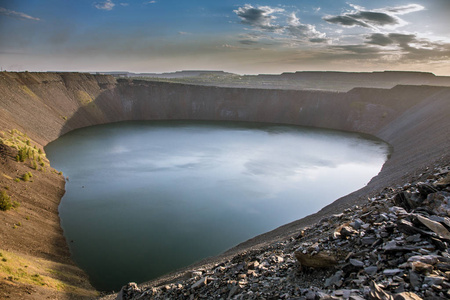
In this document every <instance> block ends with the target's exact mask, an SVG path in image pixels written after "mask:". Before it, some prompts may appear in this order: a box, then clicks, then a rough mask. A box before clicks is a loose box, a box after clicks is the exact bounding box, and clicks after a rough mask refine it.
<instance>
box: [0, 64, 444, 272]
mask: <svg viewBox="0 0 450 300" xmlns="http://www.w3.org/2000/svg"><path fill="white" fill-rule="evenodd" d="M361 76H362V75H361ZM324 80H326V79H324ZM449 99H450V88H448V87H442V86H439V87H437V86H406V85H405V86H396V87H393V88H391V89H377V88H354V89H352V90H350V91H348V92H332V91H311V90H308V91H303V90H271V89H258V88H233V87H230V88H220V87H213V86H195V85H187V84H175V83H165V82H152V81H139V80H128V79H119V80H116V79H114V78H113V77H111V76H103V75H91V74H83V73H28V72H25V73H9V72H0V131H1V132H2V133H3V134H5V133H8V132H11V131H12V130H13V129H17V130H18V131H20V132H22V133H24V134H27V137H29V139H31V140H32V141H33V143H35V145H36V146H37V148H40V149H42V147H43V146H45V145H46V144H47V143H48V142H50V141H52V140H54V139H56V138H58V137H59V136H61V135H62V134H64V133H67V132H69V131H71V130H73V129H76V128H80V127H84V126H91V125H96V124H102V123H110V122H118V121H123V120H157V119H158V120H160V119H190V120H222V121H256V122H270V123H285V124H293V125H304V126H314V127H322V128H329V129H336V130H348V131H358V132H362V133H367V134H371V135H374V136H376V137H378V138H381V139H383V140H385V141H386V142H388V143H390V144H391V145H392V148H393V152H392V155H391V157H390V159H389V160H388V161H387V162H386V163H385V165H384V166H383V169H382V170H381V172H380V174H379V175H378V176H376V177H375V178H373V179H372V180H371V182H370V183H369V184H368V185H367V186H366V187H364V188H363V189H361V190H359V191H356V192H354V193H352V194H350V195H348V196H346V197H343V198H341V199H339V200H337V201H335V202H334V203H332V204H330V205H329V206H327V207H325V208H324V209H322V210H321V211H320V212H318V213H317V214H314V215H312V216H309V217H306V218H304V219H301V220H298V221H296V222H293V223H290V224H287V225H285V226H282V227H280V228H278V229H275V230H274V231H271V232H268V233H266V234H263V235H261V236H258V237H255V238H254V239H251V240H249V241H247V242H244V243H242V244H241V245H238V246H237V247H235V248H233V249H230V251H228V252H226V253H224V254H223V255H222V256H219V257H216V258H212V259H208V260H205V261H203V262H202V263H201V264H205V263H214V262H215V261H217V260H223V259H226V258H227V257H231V256H234V255H235V254H237V253H240V252H241V251H243V250H248V249H250V248H258V247H262V246H265V245H267V244H270V243H272V242H274V241H277V240H282V239H285V238H286V237H288V236H291V235H292V234H295V233H297V232H298V230H299V228H302V227H304V226H306V225H310V224H312V223H314V222H315V221H317V220H318V219H320V218H322V217H324V216H329V215H332V214H335V213H336V212H340V211H343V210H344V209H346V208H349V207H352V206H353V205H356V204H358V205H361V204H362V203H364V202H365V201H366V200H367V196H371V195H373V194H374V193H376V192H378V191H380V190H381V189H383V188H384V187H386V186H390V185H393V184H400V183H402V182H404V181H405V180H407V179H409V178H412V177H414V176H415V175H417V174H419V173H421V172H422V170H423V169H424V168H426V167H428V166H430V165H433V164H434V163H437V162H440V163H445V162H448V160H449V152H448V149H450V134H449V132H450V121H449V118H448V116H449V115H450V105H449V101H450V100H449ZM6 147H7V148H5V149H6V150H5V151H7V153H13V152H14V151H17V150H15V149H11V148H10V147H9V146H6ZM8 147H9V148H8ZM11 155H12V156H11ZM11 155H10V156H9V162H11V167H8V168H9V169H7V168H6V167H5V165H1V169H0V172H1V173H2V175H6V177H5V176H2V177H1V178H2V180H4V181H5V182H6V183H5V185H6V184H8V185H11V186H12V184H10V182H11V180H13V178H14V176H16V175H14V176H13V175H11V174H13V173H11V172H14V171H15V170H19V171H20V172H22V171H25V170H26V169H25V167H24V166H23V165H21V168H23V169H19V168H16V165H14V164H13V159H14V154H11ZM26 167H27V168H30V166H26ZM11 170H12V171H11ZM49 170H51V169H49ZM8 177H9V178H11V179H9V178H8ZM42 177H43V178H47V179H48V180H53V181H54V183H55V184H56V185H57V186H61V187H62V186H63V184H64V179H63V178H62V176H59V177H55V178H54V179H50V177H47V176H46V175H42ZM2 185H3V182H2ZM22 187H23V186H22ZM41 187H42V186H41V185H40V184H35V185H28V186H26V188H27V191H28V193H29V194H30V195H38V194H42V198H44V199H40V198H39V197H38V198H39V199H40V200H39V201H45V199H47V200H48V199H53V198H54V197H55V192H44V193H42V192H39V191H40V190H39V189H40V188H41ZM24 191H25V190H24ZM11 193H13V192H11ZM22 194H23V193H21V192H20V190H19V191H18V192H17V193H16V192H14V197H13V198H14V200H18V201H19V202H25V197H24V196H23V195H22ZM38 198H36V199H38ZM56 198H58V199H59V198H60V194H57V196H56ZM39 201H37V202H36V203H39ZM49 203H53V204H52V205H50V206H48V207H47V212H49V213H50V214H51V215H52V216H53V217H55V216H56V218H57V202H55V201H53V200H50V201H49ZM30 210H34V208H32V207H30ZM36 211H38V210H36ZM19 212H20V210H19ZM0 215H2V217H5V216H6V217H7V218H19V217H20V213H17V212H7V213H3V212H0ZM12 216H14V217H12ZM39 216H40V218H41V219H42V220H45V218H46V217H44V214H42V215H41V214H39ZM8 222H12V223H14V222H18V219H17V220H13V219H11V221H8ZM8 222H6V223H5V224H9V223H8ZM42 234H43V235H47V234H49V235H52V236H55V237H56V236H58V239H56V240H54V241H53V242H51V243H55V244H58V243H60V242H61V241H63V237H62V235H61V229H60V228H59V226H58V224H57V222H54V223H52V225H51V226H49V227H47V229H45V230H44V229H43V230H42ZM0 235H2V236H12V235H14V236H15V237H16V239H17V240H19V239H23V240H33V234H32V232H31V231H25V230H24V231H11V230H10V229H9V228H8V226H2V227H0ZM7 240H8V239H7V238H5V239H3V238H2V240H1V242H2V243H1V244H0V249H9V247H11V245H10V244H7V243H6V242H5V241H7ZM8 243H9V242H8ZM19 248H20V249H19ZM19 248H18V250H17V251H18V252H20V253H22V254H24V255H32V256H39V255H41V256H45V255H47V254H43V253H41V254H39V253H35V252H33V251H32V247H31V246H29V247H27V246H23V247H19ZM52 248H53V247H49V249H52ZM49 251H52V250H49ZM66 253H67V252H66ZM53 254H54V253H53V252H52V253H51V255H50V256H49V257H52V255H53ZM51 259H53V258H51ZM180 274H182V273H180ZM180 274H178V275H174V276H175V277H176V276H179V275H180ZM180 276H181V275H180ZM172 277H173V276H172ZM162 280H165V279H162Z"/></svg>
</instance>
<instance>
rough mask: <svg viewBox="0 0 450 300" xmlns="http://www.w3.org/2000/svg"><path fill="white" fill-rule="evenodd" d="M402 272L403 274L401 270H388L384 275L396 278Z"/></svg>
mask: <svg viewBox="0 0 450 300" xmlns="http://www.w3.org/2000/svg"><path fill="white" fill-rule="evenodd" d="M401 272H403V270H401V269H386V270H384V271H383V274H384V275H386V276H394V275H396V274H398V273H401Z"/></svg>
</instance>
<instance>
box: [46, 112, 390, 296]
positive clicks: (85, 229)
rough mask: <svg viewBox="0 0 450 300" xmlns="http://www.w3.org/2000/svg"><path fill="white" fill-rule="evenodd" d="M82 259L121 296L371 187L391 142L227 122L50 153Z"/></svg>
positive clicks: (165, 125) (103, 137)
mask: <svg viewBox="0 0 450 300" xmlns="http://www.w3.org/2000/svg"><path fill="white" fill-rule="evenodd" d="M45 151H46V153H47V156H48V157H49V159H50V161H51V164H52V167H54V168H56V169H57V170H60V171H63V172H64V175H65V176H68V178H69V180H68V181H67V184H66V194H65V195H64V197H63V199H62V202H61V204H60V207H59V212H60V217H61V225H62V228H63V229H64V234H65V237H66V239H67V241H68V244H69V247H70V250H71V253H72V256H73V258H74V260H75V261H76V263H77V264H78V265H79V266H80V267H81V268H83V269H84V270H85V271H86V272H87V273H88V275H89V276H90V279H91V282H92V284H93V285H94V286H95V287H96V288H97V289H99V290H116V291H117V290H119V289H120V288H121V286H122V285H124V284H126V283H127V282H129V281H135V282H138V283H140V282H144V281H147V280H150V279H152V278H155V277H157V276H160V275H163V274H165V273H167V272H170V271H173V270H175V269H177V268H180V267H183V266H187V265H189V264H191V263H193V262H195V261H197V260H200V259H202V258H205V257H208V256H212V255H216V254H219V253H221V252H223V251H225V250H227V249H228V248H231V247H232V246H234V245H236V244H238V243H240V242H243V241H245V240H247V239H249V238H251V237H253V236H255V235H258V234H260V233H263V232H266V231H269V230H272V229H274V228H276V227H278V226H280V225H283V224H286V223H288V222H291V221H294V220H297V219H299V218H302V217H304V216H306V215H308V214H311V213H314V212H316V211H318V210H319V209H320V208H322V207H323V206H325V205H327V204H329V203H331V202H332V201H333V200H335V199H337V198H339V197H341V196H343V195H346V194H348V193H350V192H352V191H354V190H356V189H358V188H361V187H362V186H364V185H365V184H367V183H368V181H369V180H370V179H371V178H372V177H373V176H375V175H376V174H377V173H378V172H379V170H380V169H381V166H382V164H383V163H384V161H385V160H386V158H387V155H388V151H389V150H388V145H387V144H385V143H383V142H381V141H379V140H374V139H367V138H365V137H363V136H361V135H358V134H353V133H344V132H336V131H325V130H317V129H310V128H303V127H295V126H275V125H267V124H266V125H264V124H254V123H222V122H181V121H180V122H179V121H170V122H123V123H113V124H108V125H100V126H94V127H89V128H83V129H79V130H75V131H73V132H70V133H69V134H66V135H64V136H62V137H61V138H59V139H58V140H56V141H54V142H52V143H50V144H49V145H48V146H47V147H46V149H45Z"/></svg>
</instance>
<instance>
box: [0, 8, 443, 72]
mask: <svg viewBox="0 0 450 300" xmlns="http://www.w3.org/2000/svg"><path fill="white" fill-rule="evenodd" d="M449 16H450V0H389V1H388V0H379V1H369V0H354V1H352V0H350V1H348V0H345V1H343V0H284V1H267V0H261V1H241V0H220V1H211V0H189V1H187V0H184V1H176V0H152V1H148V0H133V1H132V0H106V1H105V0H97V1H94V0H65V1H57V0H20V1H19V0H0V67H1V68H2V69H3V70H5V69H6V70H12V71H23V70H29V71H48V70H55V71H131V72H171V71H177V70H224V71H227V72H233V73H239V74H257V73H281V72H293V71H307V70H337V71H381V70H411V71H428V72H434V73H435V74H437V75H450V17H449Z"/></svg>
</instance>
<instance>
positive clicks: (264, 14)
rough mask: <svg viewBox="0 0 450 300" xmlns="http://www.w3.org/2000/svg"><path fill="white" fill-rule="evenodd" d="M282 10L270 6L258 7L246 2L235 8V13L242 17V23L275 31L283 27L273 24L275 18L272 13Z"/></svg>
mask: <svg viewBox="0 0 450 300" xmlns="http://www.w3.org/2000/svg"><path fill="white" fill-rule="evenodd" d="M281 11H283V10H282V9H278V8H271V7H269V6H258V7H257V8H256V7H253V6H251V5H249V4H246V5H244V6H243V7H239V8H238V9H237V10H234V13H235V14H236V15H237V16H238V17H239V18H240V19H241V23H242V24H246V25H251V26H253V27H256V28H259V29H263V30H267V31H275V30H278V29H281V26H279V25H274V24H272V21H273V20H274V19H275V17H274V16H272V14H273V13H276V12H281Z"/></svg>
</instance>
